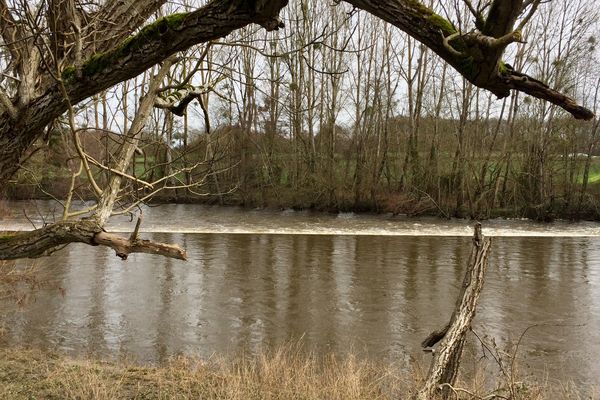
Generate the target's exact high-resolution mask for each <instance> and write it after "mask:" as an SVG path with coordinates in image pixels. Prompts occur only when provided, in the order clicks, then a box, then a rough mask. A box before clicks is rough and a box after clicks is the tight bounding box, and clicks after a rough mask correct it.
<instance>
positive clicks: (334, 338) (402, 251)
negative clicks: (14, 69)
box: [0, 202, 600, 385]
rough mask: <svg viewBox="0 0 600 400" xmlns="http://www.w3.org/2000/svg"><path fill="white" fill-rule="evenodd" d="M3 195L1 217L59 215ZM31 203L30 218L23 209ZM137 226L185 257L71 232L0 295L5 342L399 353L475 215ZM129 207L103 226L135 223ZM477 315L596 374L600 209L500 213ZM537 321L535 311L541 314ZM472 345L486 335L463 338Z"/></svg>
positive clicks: (448, 280)
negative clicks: (597, 217)
mask: <svg viewBox="0 0 600 400" xmlns="http://www.w3.org/2000/svg"><path fill="white" fill-rule="evenodd" d="M59 214H60V210H59V208H56V209H54V206H52V205H51V203H46V202H38V203H37V205H35V204H34V203H29V202H18V203H10V204H9V215H8V216H5V217H4V219H2V220H0V230H1V229H29V228H31V223H33V224H38V225H39V224H40V223H42V222H43V221H44V220H45V221H50V220H51V219H52V218H53V215H55V216H56V215H59ZM24 215H27V216H28V217H27V218H25V217H24ZM143 215H144V221H143V224H142V230H143V231H144V232H146V233H145V234H144V237H146V238H152V239H154V240H160V241H164V242H174V243H178V244H180V245H182V246H184V247H185V248H186V249H187V251H188V256H189V260H188V261H187V262H182V261H175V260H170V259H164V258H161V257H157V256H150V255H140V254H137V255H131V256H130V257H129V259H128V260H127V261H125V262H123V261H121V260H120V259H119V258H117V257H115V255H114V252H113V251H112V250H109V249H106V248H97V247H91V246H86V245H71V246H69V247H67V248H65V249H63V250H60V251H58V252H57V253H55V254H53V255H52V256H51V257H48V258H44V259H40V260H35V261H32V260H21V261H18V262H17V265H18V266H19V267H20V268H22V267H27V266H30V265H36V266H37V268H38V277H39V279H40V280H42V281H45V282H47V284H45V285H43V286H42V287H41V288H39V289H38V290H36V291H35V297H34V299H33V300H32V301H29V302H28V303H27V304H26V305H24V306H23V307H15V305H14V304H13V303H0V315H1V316H2V322H3V325H4V330H5V333H4V335H3V336H2V339H1V341H2V342H4V344H5V345H27V346H33V347H38V348H40V347H41V348H46V349H52V350H58V351H61V352H66V353H69V354H73V355H82V354H94V355H99V356H103V357H122V356H127V357H132V358H135V359H137V360H139V361H141V362H161V361H164V360H166V359H167V358H168V357H170V356H173V355H177V354H193V355H200V356H203V357H208V356H210V355H211V354H214V353H218V354H223V353H225V354H230V353H236V352H250V353H254V352H258V351H262V350H264V349H269V348H272V347H273V346H278V345H282V344H285V343H288V342H289V341H296V340H301V342H302V344H303V345H304V346H305V347H306V348H307V349H309V350H314V351H318V352H325V351H328V352H335V353H338V354H344V353H346V352H348V351H352V352H354V353H358V354H360V355H361V356H364V357H371V358H376V359H385V360H391V361H394V362H400V363H405V364H408V362H409V361H410V360H413V359H417V360H420V361H422V362H428V360H429V358H428V357H430V355H428V354H424V353H423V352H421V350H420V348H419V343H420V341H421V340H422V339H423V338H424V337H425V336H427V334H428V333H429V332H430V331H431V330H433V329H436V328H439V327H440V326H441V325H443V324H444V323H445V322H447V319H448V317H449V315H450V312H451V310H452V308H453V305H454V302H455V297H456V294H457V293H458V288H459V286H460V283H461V280H462V274H463V271H464V268H465V264H466V262H467V258H468V254H469V252H470V240H471V239H470V238H469V236H470V235H471V224H472V223H470V222H469V221H455V220H452V221H444V220H438V219H431V218H423V219H407V218H402V217H392V216H390V215H380V216H376V215H355V214H339V215H329V214H315V213H310V212H294V211H290V210H287V211H264V210H255V211H246V210H242V209H239V208H220V207H209V206H200V205H165V206H160V207H151V208H144V213H143ZM133 225H134V223H133V222H130V221H129V220H128V219H126V218H123V217H121V218H116V219H115V220H114V221H112V222H111V224H110V227H109V229H110V230H112V231H119V232H128V231H130V230H131V229H132V228H133ZM484 234H487V235H490V236H494V239H493V244H492V253H491V255H490V263H489V270H488V274H487V278H486V283H485V287H484V290H483V294H482V299H481V303H480V306H479V308H478V313H477V316H476V320H475V324H474V330H475V332H476V333H477V334H478V335H479V336H481V337H483V336H484V335H487V336H488V337H490V338H494V339H495V341H496V343H497V345H498V347H499V348H500V349H505V348H507V347H508V346H510V345H511V344H514V343H516V342H517V341H518V340H519V338H520V336H521V334H522V333H523V332H524V331H525V330H526V329H527V328H528V327H531V328H530V329H529V330H528V331H527V333H526V334H525V335H524V337H523V338H522V341H521V345H520V347H519V352H518V357H519V360H520V365H522V368H521V370H522V371H521V372H523V373H525V374H533V375H535V376H537V377H539V378H544V377H548V379H550V380H561V381H564V380H572V381H574V382H576V383H578V384H585V385H594V384H598V382H600V363H598V362H597V360H598V359H600V224H597V223H591V222H584V223H568V222H562V223H560V222H559V223H554V224H536V223H532V222H528V221H505V220H494V221H487V222H484ZM534 325H535V326H534ZM467 352H469V353H471V355H472V356H473V357H475V358H477V357H478V356H480V355H481V346H479V345H478V344H477V343H476V341H475V340H474V339H473V337H472V338H471V340H470V342H469V346H468V348H467Z"/></svg>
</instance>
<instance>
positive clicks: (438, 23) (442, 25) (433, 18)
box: [427, 13, 456, 36]
mask: <svg viewBox="0 0 600 400" xmlns="http://www.w3.org/2000/svg"><path fill="white" fill-rule="evenodd" d="M427 20H428V21H429V22H431V23H432V24H433V25H434V26H435V27H436V28H438V29H439V30H441V31H442V32H443V33H444V36H449V35H452V34H453V33H456V28H455V27H454V25H452V23H451V22H450V21H448V20H447V19H445V18H444V17H442V16H441V15H438V14H436V13H432V14H431V15H429V16H428V17H427Z"/></svg>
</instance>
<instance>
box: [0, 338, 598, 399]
mask: <svg viewBox="0 0 600 400" xmlns="http://www.w3.org/2000/svg"><path fill="white" fill-rule="evenodd" d="M401 371H402V369H401V368H399V367H398V366H394V365H392V364H382V363H374V362H369V361H364V360H358V359H356V358H355V357H348V358H345V359H339V358H336V357H334V356H320V357H319V356H315V355H310V354H308V355H307V354H306V353H304V352H302V351H301V350H300V346H297V345H290V346H284V347H282V348H280V349H279V350H277V351H274V352H271V353H266V354H262V355H259V356H256V357H244V356H240V357H235V358H230V359H227V358H213V359H210V360H201V359H198V358H193V357H179V358H175V359H173V360H171V361H170V362H168V363H166V364H165V365H162V366H160V367H151V366H140V365H137V364H135V363H131V362H125V361H121V362H104V361H99V360H91V359H88V360H74V359H69V358H66V357H63V356H59V355H56V354H47V353H42V352H39V351H34V350H24V349H4V350H0V398H2V399H15V400H18V399H32V398H33V399H232V400H237V399H239V400H242V399H243V400H251V399H332V400H333V399H340V400H341V399H343V400H354V399H369V400H371V399H408V398H410V396H411V394H412V393H414V390H415V388H416V387H417V386H418V384H419V378H418V376H419V375H420V374H418V373H415V374H412V375H411V374H406V373H402V372H401ZM473 379H474V380H473V381H472V382H470V383H469V384H470V385H471V386H470V388H469V389H467V390H464V389H457V395H458V396H457V398H459V399H481V398H484V396H485V395H486V394H484V392H482V391H481V390H483V389H481V387H479V386H482V380H480V379H479V378H473ZM521 385H522V388H521V389H520V390H519V391H518V394H517V396H516V397H514V400H525V399H527V400H541V399H573V400H575V399H595V398H597V397H595V395H594V394H593V393H591V394H590V393H588V394H586V396H583V395H582V394H580V393H579V392H578V390H576V388H574V387H572V386H569V385H565V386H558V387H556V386H555V387H552V388H551V387H550V386H548V384H547V383H542V384H525V383H521ZM463 387H464V386H463ZM478 389H479V390H478ZM475 392H478V393H479V394H477V395H475V394H474V393H475ZM487 394H489V392H488V393H487ZM497 394H499V395H500V396H498V397H495V398H497V399H502V398H508V397H507V396H506V395H505V394H502V393H500V392H498V393H497ZM488 398H489V399H491V398H493V397H488Z"/></svg>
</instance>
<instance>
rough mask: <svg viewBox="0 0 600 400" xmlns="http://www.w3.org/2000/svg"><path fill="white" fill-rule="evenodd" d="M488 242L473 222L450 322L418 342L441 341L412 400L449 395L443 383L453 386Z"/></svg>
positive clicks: (488, 247)
mask: <svg viewBox="0 0 600 400" xmlns="http://www.w3.org/2000/svg"><path fill="white" fill-rule="evenodd" d="M491 243H492V241H491V239H490V238H484V237H483V235H482V233H481V224H479V223H477V224H476V225H475V236H474V238H473V250H472V251H471V257H470V258H469V265H468V267H467V271H466V273H465V277H464V280H463V284H462V288H461V291H460V294H459V296H458V300H457V302H456V306H455V308H454V312H453V313H452V317H451V318H450V322H449V323H448V325H446V327H444V328H442V329H441V330H439V331H435V332H433V333H432V334H430V335H429V336H428V337H427V338H426V339H425V340H424V341H423V343H422V345H423V347H431V346H433V345H435V344H436V343H437V342H438V341H440V340H442V342H441V343H440V346H439V350H437V351H436V352H435V353H434V358H433V360H432V362H431V367H430V369H429V374H428V375H427V379H426V380H425V384H424V385H423V388H422V389H421V390H420V391H419V392H418V393H417V394H416V396H415V400H432V399H436V398H440V399H444V400H447V399H449V397H450V394H451V393H452V391H451V390H450V388H448V387H447V386H446V384H448V385H451V386H453V385H454V384H455V382H456V378H457V376H458V368H459V365H460V357H461V355H462V349H463V345H464V342H465V336H466V333H467V332H468V331H469V329H470V328H471V321H472V320H473V318H474V317H475V309H476V308H477V301H478V300H479V295H480V293H481V289H482V288H483V282H484V275H485V270H486V269H487V264H488V253H489V250H490V246H491Z"/></svg>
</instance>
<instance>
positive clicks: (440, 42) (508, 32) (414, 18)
mask: <svg viewBox="0 0 600 400" xmlns="http://www.w3.org/2000/svg"><path fill="white" fill-rule="evenodd" d="M346 2H347V3H349V4H352V5H353V6H355V7H358V8H361V9H363V10H365V11H368V12H369V13H371V14H373V15H375V16H377V17H379V18H381V19H383V20H385V21H387V22H389V23H391V24H393V25H394V26H396V27H398V28H400V29H401V30H403V31H404V32H406V33H408V34H409V35H411V36H412V37H413V38H415V39H416V40H418V41H420V42H421V43H423V44H424V45H426V46H427V47H429V48H430V49H432V50H433V51H434V52H435V53H436V54H437V55H439V56H440V57H441V58H443V59H444V60H445V61H446V62H448V63H449V64H450V65H451V66H452V67H454V69H456V70H457V71H458V72H459V73H460V74H462V75H463V76H464V77H465V78H466V79H467V80H469V82H471V83H473V84H474V85H476V86H478V87H480V88H483V89H487V90H489V91H490V92H492V93H494V94H495V95H496V96H497V97H498V98H504V97H507V96H508V95H509V94H510V91H511V90H512V89H514V90H518V91H522V92H524V93H527V94H529V95H531V96H534V97H537V98H539V99H543V100H547V101H550V102H552V103H553V104H556V105H558V106H560V107H562V108H563V109H565V110H566V111H568V112H570V113H571V114H572V115H573V117H575V118H577V119H585V120H589V119H592V118H594V113H593V112H592V111H590V110H588V109H587V108H585V107H582V106H579V105H577V102H576V100H575V99H573V98H571V97H569V96H567V95H565V94H562V93H560V92H558V91H557V90H554V89H551V88H549V87H548V86H546V85H545V84H543V83H542V82H540V81H537V80H535V79H533V78H531V77H528V76H527V75H525V74H521V73H518V72H516V71H501V68H500V66H501V57H502V54H503V53H504V49H505V48H506V46H507V45H508V44H510V43H513V42H515V41H520V40H521V37H520V31H518V30H517V31H513V26H514V24H515V21H516V20H517V18H518V17H519V15H520V14H521V12H522V11H523V1H522V0H495V1H494V2H493V4H492V5H491V7H490V10H489V12H488V16H487V20H486V23H485V26H484V29H483V31H482V32H472V33H465V34H462V35H459V34H457V32H458V31H457V29H456V28H455V27H454V25H453V24H452V23H451V22H449V21H447V20H446V19H445V18H443V17H442V16H440V15H438V14H436V13H435V12H433V10H431V9H429V8H427V7H425V6H424V5H423V4H422V3H421V2H419V1H416V0H389V1H387V0H346ZM528 4H529V3H528ZM532 7H537V5H536V3H532ZM533 11H535V9H533ZM530 12H531V10H530ZM528 18H530V16H529V14H528V16H526V17H525V19H526V20H527V19H528ZM450 41H452V43H451V44H450V43H449V42H450Z"/></svg>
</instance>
